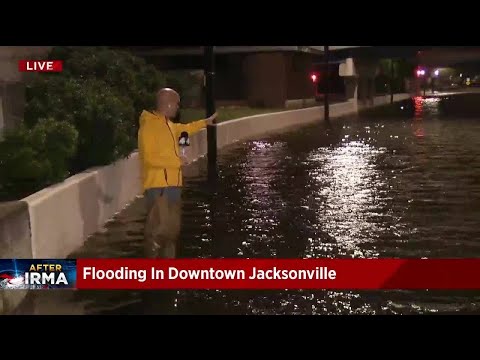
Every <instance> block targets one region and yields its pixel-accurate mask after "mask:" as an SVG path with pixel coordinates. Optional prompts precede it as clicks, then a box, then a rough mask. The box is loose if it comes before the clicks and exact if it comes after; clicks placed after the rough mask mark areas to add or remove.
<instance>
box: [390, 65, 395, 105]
mask: <svg viewBox="0 0 480 360" xmlns="http://www.w3.org/2000/svg"><path fill="white" fill-rule="evenodd" d="M393 76H394V71H393V59H390V104H393Z"/></svg>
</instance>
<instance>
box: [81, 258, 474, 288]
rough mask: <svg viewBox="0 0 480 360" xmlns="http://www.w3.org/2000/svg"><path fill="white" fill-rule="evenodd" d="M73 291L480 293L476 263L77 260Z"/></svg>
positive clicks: (450, 261)
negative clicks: (235, 290)
mask: <svg viewBox="0 0 480 360" xmlns="http://www.w3.org/2000/svg"><path fill="white" fill-rule="evenodd" d="M77 288H78V289H345V290H368V289H369V290H373V289H385V290H386V289H480V259H442V260H438V259H431V260H430V259H428V260H423V259H409V260H407V259H172V260H165V259H78V260H77Z"/></svg>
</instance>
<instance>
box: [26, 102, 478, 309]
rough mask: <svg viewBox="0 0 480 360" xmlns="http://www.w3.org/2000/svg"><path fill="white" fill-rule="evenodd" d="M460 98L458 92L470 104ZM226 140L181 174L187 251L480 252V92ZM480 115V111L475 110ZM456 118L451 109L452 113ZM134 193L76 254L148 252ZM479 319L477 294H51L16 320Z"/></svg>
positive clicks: (182, 247)
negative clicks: (213, 161) (210, 166)
mask: <svg viewBox="0 0 480 360" xmlns="http://www.w3.org/2000/svg"><path fill="white" fill-rule="evenodd" d="M462 96H463V98H462ZM462 96H457V97H451V96H450V97H445V98H444V100H440V98H435V97H430V98H426V99H422V98H420V97H419V98H414V99H412V101H407V102H404V103H402V104H396V105H395V110H394V111H391V112H388V114H386V115H382V113H381V112H379V113H377V114H371V115H368V116H362V117H359V118H345V119H332V121H331V123H330V124H329V123H327V122H321V123H318V124H315V125H311V126H307V127H303V128H301V129H297V130H295V131H292V132H288V133H284V134H277V135H272V136H267V137H264V138H262V139H257V140H252V141H248V142H246V143H241V144H237V145H234V146H230V147H228V148H226V149H225V150H222V151H221V152H220V154H219V168H218V177H217V178H211V177H209V175H208V171H207V164H206V161H205V159H202V160H200V161H198V162H197V163H195V164H193V165H191V168H190V169H188V171H187V172H186V174H187V176H186V187H185V189H184V194H183V198H184V203H183V219H182V234H181V239H180V242H179V246H178V254H177V256H178V257H187V258H190V257H248V258H253V257H279V258H293V257H301V258H310V257H312V258H324V257H330V258H338V257H350V258H351V257H354V258H377V257H415V258H419V257H428V258H439V257H443V258H445V257H449V258H450V257H480V156H479V154H480V141H479V139H480V110H476V111H477V112H478V114H474V113H472V112H468V111H463V112H462V114H461V116H459V115H458V112H459V111H458V109H462V110H465V109H468V107H465V106H461V107H459V106H458V103H459V102H460V103H462V101H463V102H465V101H467V102H468V103H475V104H478V101H480V95H475V96H476V98H475V99H474V98H472V97H471V95H468V96H470V98H469V99H467V100H465V97H464V96H465V95H462ZM475 108H476V107H475ZM452 111H453V112H454V113H452ZM145 215H146V214H145V210H144V204H143V199H142V198H139V199H137V201H135V202H134V203H133V204H132V205H131V206H130V207H129V208H128V209H126V210H125V211H124V212H123V213H122V214H120V215H119V216H118V217H117V218H116V219H114V221H112V222H110V223H108V224H107V225H106V227H105V230H104V231H102V232H99V233H98V234H95V235H94V236H92V237H91V238H90V239H89V240H88V241H87V243H86V244H85V246H84V247H83V248H82V249H80V250H79V251H78V252H76V253H75V254H72V257H74V258H78V257H105V258H107V257H146V256H148V244H145V242H144V240H143V225H144V220H145ZM456 312H461V313H477V312H478V313H480V291H475V292H453V291H452V292H438V291H388V292H387V291H378V292H351V291H308V290H305V291H178V292H177V291H174V292H166V291H145V292H134V291H110V292H108V291H81V292H80V291H68V290H64V291H56V292H55V291H49V292H35V293H33V292H32V293H31V294H30V296H29V297H28V298H27V300H26V301H25V303H24V304H23V306H22V307H21V309H20V310H19V313H36V314H47V313H55V314H68V313H72V314H161V313H168V314H418V313H456Z"/></svg>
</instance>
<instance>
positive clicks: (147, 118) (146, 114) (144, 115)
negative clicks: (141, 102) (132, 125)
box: [139, 110, 160, 126]
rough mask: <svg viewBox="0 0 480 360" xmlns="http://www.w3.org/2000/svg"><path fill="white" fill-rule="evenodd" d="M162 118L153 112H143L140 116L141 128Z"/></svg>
mask: <svg viewBox="0 0 480 360" xmlns="http://www.w3.org/2000/svg"><path fill="white" fill-rule="evenodd" d="M159 117H160V116H158V115H156V114H154V113H152V112H151V111H147V110H143V111H142V113H141V114H140V120H139V122H140V126H143V125H145V123H146V122H147V121H151V120H154V119H158V118H159Z"/></svg>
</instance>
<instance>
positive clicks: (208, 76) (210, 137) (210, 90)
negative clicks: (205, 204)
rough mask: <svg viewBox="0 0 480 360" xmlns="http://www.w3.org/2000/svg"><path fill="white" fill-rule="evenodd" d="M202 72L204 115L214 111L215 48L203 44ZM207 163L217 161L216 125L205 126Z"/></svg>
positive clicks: (213, 163) (209, 114)
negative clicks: (203, 80) (203, 76)
mask: <svg viewBox="0 0 480 360" xmlns="http://www.w3.org/2000/svg"><path fill="white" fill-rule="evenodd" d="M204 62H205V64H204V74H205V111H206V117H209V116H211V115H213V114H214V113H215V89H214V80H215V49H214V46H204ZM207 142H208V153H207V156H208V164H209V165H212V166H214V167H215V166H216V163H217V127H216V125H208V126H207Z"/></svg>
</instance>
